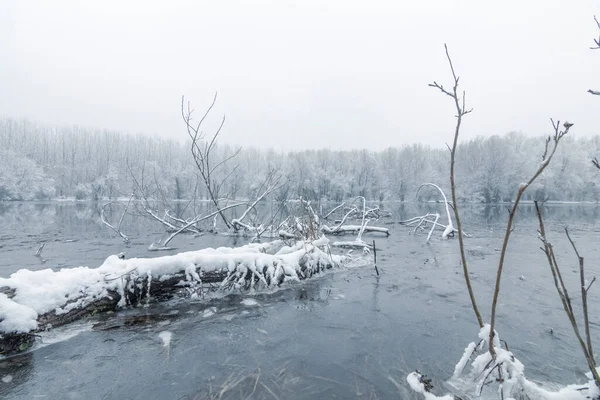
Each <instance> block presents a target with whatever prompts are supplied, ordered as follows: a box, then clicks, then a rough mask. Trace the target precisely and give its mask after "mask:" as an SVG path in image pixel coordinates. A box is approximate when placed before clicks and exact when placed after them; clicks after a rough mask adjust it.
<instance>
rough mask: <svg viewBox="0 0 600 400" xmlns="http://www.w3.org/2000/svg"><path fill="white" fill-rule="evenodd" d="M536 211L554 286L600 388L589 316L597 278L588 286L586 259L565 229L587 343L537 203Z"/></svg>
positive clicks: (595, 381) (599, 376)
mask: <svg viewBox="0 0 600 400" xmlns="http://www.w3.org/2000/svg"><path fill="white" fill-rule="evenodd" d="M535 210H536V212H537V216H538V220H539V224H540V229H539V231H538V233H539V236H540V240H541V242H542V245H543V247H541V249H542V251H543V252H544V254H546V258H547V260H548V265H549V266H550V272H552V278H554V286H555V287H556V291H557V293H558V297H559V298H560V301H561V303H562V305H563V308H564V310H565V313H566V314H567V317H568V318H569V322H570V323H571V327H573V332H575V336H576V337H577V341H578V342H579V345H580V346H581V349H582V350H583V354H584V356H585V359H586V361H587V364H588V368H589V370H590V373H591V374H592V378H593V379H594V383H595V384H596V387H597V388H600V375H599V374H598V370H597V369H596V360H595V359H594V351H593V348H592V338H591V334H590V320H589V314H588V302H587V300H588V292H589V290H590V288H591V287H592V285H593V284H594V282H595V281H596V277H594V278H593V279H592V281H591V282H590V283H589V284H588V283H587V281H586V279H585V268H584V258H583V257H582V256H581V255H580V254H579V251H577V247H576V246H575V242H574V241H573V239H571V236H570V235H569V230H568V229H567V228H566V227H565V234H566V235H567V239H569V242H570V243H571V246H572V247H573V251H574V252H575V255H576V256H577V262H578V264H579V279H580V286H581V308H582V314H583V326H584V330H585V341H584V339H583V337H582V335H581V331H580V329H579V324H578V322H577V319H576V317H575V313H574V311H573V305H572V303H571V297H570V296H569V292H568V290H567V287H566V286H565V282H564V280H563V278H562V274H561V271H560V268H559V266H558V261H557V259H556V255H555V254H554V247H553V246H552V243H550V241H548V238H547V236H546V230H545V228H544V221H543V219H542V212H541V210H540V207H539V206H538V203H537V201H536V202H535Z"/></svg>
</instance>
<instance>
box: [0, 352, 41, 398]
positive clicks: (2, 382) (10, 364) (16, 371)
mask: <svg viewBox="0 0 600 400" xmlns="http://www.w3.org/2000/svg"><path fill="white" fill-rule="evenodd" d="M32 370H33V354H32V353H27V354H22V355H19V356H15V357H12V358H9V359H0V397H2V398H3V396H8V395H9V394H10V393H12V392H13V390H14V389H15V388H17V387H19V386H20V385H23V384H25V383H26V382H27V380H28V379H29V377H30V376H31V372H32Z"/></svg>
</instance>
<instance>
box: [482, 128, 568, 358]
mask: <svg viewBox="0 0 600 400" xmlns="http://www.w3.org/2000/svg"><path fill="white" fill-rule="evenodd" d="M550 121H551V122H552V128H553V129H554V133H553V134H552V135H550V136H548V137H547V138H546V144H545V147H544V153H543V154H542V161H541V163H540V165H539V167H538V169H537V171H535V173H534V174H533V176H532V177H531V178H529V180H528V181H527V182H525V183H521V184H520V185H519V189H518V190H517V197H516V198H515V201H514V203H513V205H512V207H511V208H510V210H509V214H508V223H507V224H506V231H505V232H504V240H503V241H502V249H501V250H500V260H499V261H498V269H497V272H496V285H495V287H494V295H493V300H492V313H491V319H490V337H489V341H488V346H489V351H490V354H491V355H492V357H493V358H494V359H495V358H496V351H495V348H494V335H495V332H494V328H495V327H496V308H497V306H498V296H499V294H500V281H501V279H502V269H503V267H504V260H505V258H506V250H507V248H508V240H509V239H510V235H511V233H512V232H513V230H514V226H513V222H514V219H515V215H516V213H517V209H518V207H519V202H520V201H521V198H522V197H523V193H525V191H526V190H527V188H528V187H529V186H531V184H532V183H533V182H535V180H536V179H537V178H538V177H539V176H540V175H541V174H542V172H544V170H545V169H546V167H547V166H548V165H549V164H550V161H551V160H552V157H553V156H554V154H555V153H556V149H557V148H558V144H559V142H560V140H561V139H562V138H563V137H564V136H565V135H566V134H567V133H569V129H571V127H572V126H573V124H572V123H569V122H565V123H564V124H563V125H562V128H561V125H560V121H556V122H554V120H552V119H551V120H550Z"/></svg>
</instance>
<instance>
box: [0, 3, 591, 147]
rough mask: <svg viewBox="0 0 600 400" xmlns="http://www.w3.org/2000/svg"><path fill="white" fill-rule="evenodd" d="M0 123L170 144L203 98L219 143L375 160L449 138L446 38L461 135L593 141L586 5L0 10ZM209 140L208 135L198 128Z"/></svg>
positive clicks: (5, 6)
mask: <svg viewBox="0 0 600 400" xmlns="http://www.w3.org/2000/svg"><path fill="white" fill-rule="evenodd" d="M0 6H1V8H0V57H1V58H0V116H3V117H15V118H21V117H26V118H29V119H31V120H34V121H39V122H42V123H46V124H52V125H55V124H58V125H64V124H66V125H73V124H77V125H81V126H85V127H90V128H101V129H109V130H115V131H122V132H129V133H146V134H149V135H161V136H164V137H171V138H177V139H182V140H183V139H184V138H185V131H184V129H183V128H184V127H183V125H182V124H183V123H182V121H181V116H180V101H181V95H182V94H185V95H186V96H187V97H188V98H189V99H190V100H191V101H192V104H193V105H194V106H195V108H196V109H197V110H198V111H200V110H201V109H203V108H204V107H206V106H207V105H208V104H209V103H210V100H211V99H212V96H213V94H214V92H217V91H218V92H219V101H218V107H216V108H215V114H214V115H213V120H214V121H216V120H218V119H219V118H220V116H221V115H222V114H223V113H225V114H226V116H227V122H226V125H225V129H224V131H223V139H222V140H223V141H226V142H228V143H236V144H240V145H243V146H269V147H274V148H278V149H286V150H288V149H293V148H322V147H327V148H331V149H348V148H362V147H368V148H373V149H382V148H385V147H389V146H400V145H402V144H405V143H414V142H423V143H426V144H431V145H435V146H440V145H443V143H444V142H447V141H450V140H451V136H452V131H453V115H454V111H453V108H452V103H451V99H450V98H448V97H444V96H442V95H441V94H440V93H439V92H436V91H435V90H434V89H432V88H429V87H427V84H428V83H429V82H431V81H432V80H434V79H435V80H438V81H439V82H442V83H444V82H445V83H447V84H450V74H449V71H448V68H447V64H446V59H445V55H444V48H443V44H444V42H447V43H448V45H449V48H450V52H451V55H452V57H453V61H454V64H455V67H456V69H457V71H458V73H459V75H460V76H461V84H462V88H463V89H465V90H466V91H467V103H468V105H469V106H471V107H473V108H474V111H473V113H472V114H470V115H469V116H468V120H466V121H465V124H464V130H463V138H469V137H473V136H476V135H492V134H503V133H506V132H509V131H514V130H516V131H522V132H524V133H526V134H529V135H539V134H542V133H545V132H548V128H549V127H550V122H549V118H550V117H554V118H559V119H561V120H563V119H568V120H570V121H572V122H574V123H575V124H576V125H575V127H574V128H573V130H572V132H573V134H574V135H581V136H584V135H590V134H600V99H599V98H598V97H597V96H592V95H589V94H587V93H586V91H587V89H590V88H595V89H598V90H600V50H597V51H592V50H590V49H589V47H590V46H591V45H592V44H593V39H594V37H598V30H597V28H596V26H595V23H594V20H593V16H594V14H596V15H598V16H599V17H600V1H591V0H581V1H567V0H564V1H557V0H544V1H522V0H519V1H513V0H509V1H495V2H490V1H481V0H474V1H450V0H437V1H411V2H407V1H400V0H392V1H380V0H377V1H375V0H370V1H354V0H335V1H334V0H329V1H326V0H315V1H313V0H298V1H285V0H274V1H230V0H218V1H217V0H215V1H173V0H170V1H162V2H154V1H148V0H145V1H124V0H119V1H106V0H105V1H94V2H92V1H80V0H76V1H46V0H39V1H26V0H19V1H16V0H15V1H9V0H0ZM207 128H210V126H207Z"/></svg>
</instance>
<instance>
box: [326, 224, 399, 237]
mask: <svg viewBox="0 0 600 400" xmlns="http://www.w3.org/2000/svg"><path fill="white" fill-rule="evenodd" d="M361 229H362V231H363V233H383V234H384V235H386V236H390V230H389V229H388V228H382V227H379V226H368V225H367V226H364V227H362V226H360V225H340V226H336V227H334V228H330V227H328V226H327V225H323V226H322V227H321V232H323V233H324V234H326V235H348V234H358V233H359V232H361Z"/></svg>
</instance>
